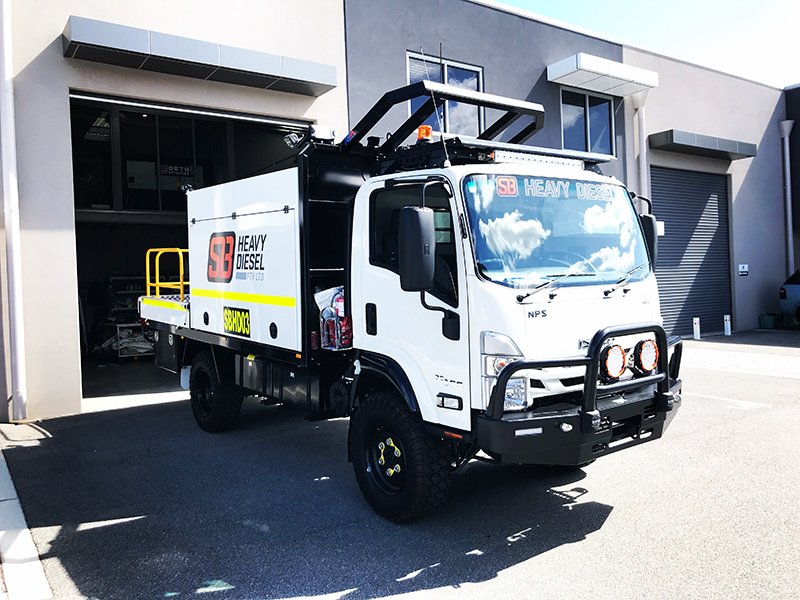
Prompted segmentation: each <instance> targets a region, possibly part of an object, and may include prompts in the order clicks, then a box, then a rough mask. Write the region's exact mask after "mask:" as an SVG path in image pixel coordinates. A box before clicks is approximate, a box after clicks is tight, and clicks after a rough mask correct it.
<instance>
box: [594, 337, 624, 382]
mask: <svg viewBox="0 0 800 600" xmlns="http://www.w3.org/2000/svg"><path fill="white" fill-rule="evenodd" d="M625 360H626V359H625V350H623V349H622V346H619V345H617V344H615V345H613V346H608V347H607V348H605V349H604V350H603V351H602V352H601V353H600V375H601V376H602V377H603V379H607V380H615V379H619V378H620V377H621V376H622V374H623V373H624V372H625Z"/></svg>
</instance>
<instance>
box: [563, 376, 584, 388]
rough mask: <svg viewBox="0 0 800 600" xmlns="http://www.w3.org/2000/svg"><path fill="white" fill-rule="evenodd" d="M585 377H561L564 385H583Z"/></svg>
mask: <svg viewBox="0 0 800 600" xmlns="http://www.w3.org/2000/svg"><path fill="white" fill-rule="evenodd" d="M584 379H585V378H584V377H569V378H567V379H561V380H559V381H561V385H563V386H564V387H572V386H573V385H583V380H584Z"/></svg>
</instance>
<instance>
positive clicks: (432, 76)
mask: <svg viewBox="0 0 800 600" xmlns="http://www.w3.org/2000/svg"><path fill="white" fill-rule="evenodd" d="M418 81H434V82H436V83H442V65H441V64H439V63H438V62H431V61H429V60H427V61H423V60H421V59H419V58H409V59H408V82H409V83H417V82H418ZM428 100H430V98H429V97H428V96H420V97H418V98H412V99H411V114H414V112H416V110H417V109H418V108H419V107H420V106H422V105H423V104H425V103H426V102H427V101H428ZM439 119H441V121H442V124H444V108H443V107H439ZM424 124H425V125H430V126H431V127H433V130H434V131H439V120H438V119H437V118H436V115H435V114H431V116H430V117H428V118H427V119H426V120H425V123H424Z"/></svg>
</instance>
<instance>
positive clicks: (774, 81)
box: [497, 0, 800, 87]
mask: <svg viewBox="0 0 800 600" xmlns="http://www.w3.org/2000/svg"><path fill="white" fill-rule="evenodd" d="M497 1H499V2H501V3H503V4H508V5H511V6H515V7H518V8H522V9H525V10H530V11H532V12H535V13H538V14H540V15H544V16H547V17H551V18H553V19H558V20H559V21H564V22H566V23H570V24H573V25H576V26H579V27H582V28H585V29H590V30H592V31H594V32H596V33H598V34H602V35H604V36H607V37H610V38H613V39H615V40H616V41H621V42H625V43H628V44H630V45H633V46H637V47H640V48H645V49H647V50H652V51H654V52H659V53H661V54H666V55H668V56H673V57H675V58H680V59H682V60H686V61H689V62H692V63H696V64H700V65H703V66H707V67H712V68H714V69H719V70H720V71H725V72H727V73H733V74H735V75H740V76H742V77H746V78H748V79H753V80H755V81H760V82H763V83H767V84H770V85H774V86H777V87H785V86H788V85H793V84H796V83H800V1H799V0H727V1H722V0H669V1H664V0H497Z"/></svg>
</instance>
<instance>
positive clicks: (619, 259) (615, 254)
mask: <svg viewBox="0 0 800 600" xmlns="http://www.w3.org/2000/svg"><path fill="white" fill-rule="evenodd" d="M635 248H636V241H634V242H633V243H632V244H631V245H630V248H629V249H628V251H627V252H620V249H619V248H611V247H610V246H606V247H605V248H600V250H598V251H597V252H594V253H592V255H591V256H590V257H589V260H588V261H587V262H589V263H590V264H591V265H592V266H593V267H594V268H595V269H596V270H597V271H616V272H618V273H625V272H627V271H629V270H631V269H632V268H633V264H634V260H635V258H636V253H635V251H634V250H635ZM585 271H587V272H591V269H586V270H585Z"/></svg>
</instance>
